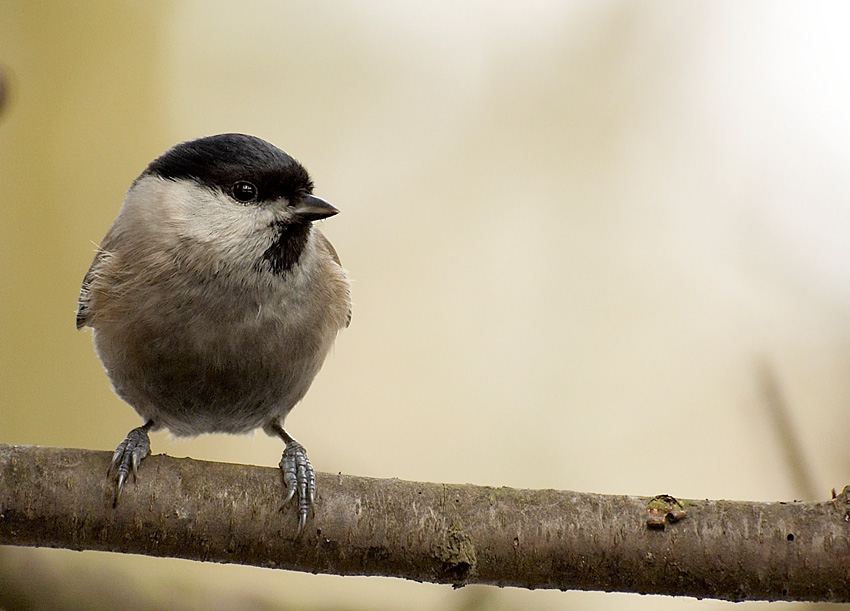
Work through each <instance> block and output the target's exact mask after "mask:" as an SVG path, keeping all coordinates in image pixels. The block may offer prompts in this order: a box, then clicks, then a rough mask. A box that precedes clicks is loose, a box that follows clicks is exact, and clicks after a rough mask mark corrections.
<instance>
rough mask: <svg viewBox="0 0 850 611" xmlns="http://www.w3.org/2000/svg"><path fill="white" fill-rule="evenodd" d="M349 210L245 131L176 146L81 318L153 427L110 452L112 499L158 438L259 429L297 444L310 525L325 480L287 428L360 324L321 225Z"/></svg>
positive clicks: (291, 470)
mask: <svg viewBox="0 0 850 611" xmlns="http://www.w3.org/2000/svg"><path fill="white" fill-rule="evenodd" d="M337 212H338V210H337V209H336V208H334V207H333V206H332V205H331V204H329V203H328V202H326V201H325V200H323V199H320V198H318V197H316V196H315V195H313V182H312V181H311V180H310V176H309V175H308V174H307V171H306V170H305V169H304V167H303V166H302V165H301V164H300V163H298V162H297V161H296V160H295V159H293V158H292V157H290V156H289V155H287V154H286V153H284V152H283V151H282V150H280V149H279V148H277V147H275V146H273V145H271V144H269V143H268V142H265V141H264V140H261V139H259V138H256V137H253V136H247V135H244V134H222V135H218V136H210V137H207V138H200V139H198V140H192V141H190V142H184V143H182V144H178V145H177V146H175V147H173V148H172V149H170V150H168V151H166V152H165V153H164V154H163V155H162V156H160V157H158V158H157V159H155V160H154V161H153V162H151V164H150V165H149V166H148V167H147V169H145V171H144V172H142V174H141V175H140V176H139V177H138V178H137V179H136V180H135V181H134V182H133V184H132V185H131V186H130V189H129V191H128V192H127V196H126V198H125V199H124V204H123V206H122V207H121V211H120V212H119V213H118V217H117V218H116V219H115V222H114V223H113V224H112V227H111V228H110V229H109V231H108V232H107V234H106V237H105V238H104V239H103V242H102V243H101V245H100V248H99V249H98V251H97V253H96V255H95V257H94V261H93V262H92V264H91V268H90V269H89V271H88V273H87V274H86V275H85V278H84V279H83V286H82V289H81V292H80V300H79V307H78V311H77V328H78V329H79V328H82V327H92V329H93V338H94V346H95V350H96V352H97V355H98V357H100V360H101V361H102V362H103V365H104V367H105V368H106V372H107V374H108V375H109V378H110V380H111V381H112V385H113V387H114V389H115V392H116V393H117V394H118V396H120V397H121V398H122V399H123V400H125V401H126V402H127V403H129V404H130V405H132V406H133V408H134V409H135V410H136V412H138V414H139V415H140V416H141V417H142V418H143V419H144V421H145V423H144V424H143V425H142V426H140V427H138V428H136V429H133V430H132V431H130V433H129V434H128V435H127V438H126V439H125V440H124V441H123V442H122V443H121V444H120V445H119V446H118V448H117V449H116V450H115V454H114V455H113V457H112V462H111V464H110V466H109V471H108V476H109V477H111V478H112V479H113V480H114V485H115V502H116V503H117V502H118V497H119V495H120V494H121V489H122V487H123V485H124V482H125V481H126V479H127V477H128V475H129V474H130V473H131V472H132V474H133V476H134V477H135V476H136V472H137V469H138V465H139V463H140V462H141V461H142V460H143V459H144V458H145V457H146V456H147V455H148V454H149V453H150V439H149V437H148V431H152V430H156V429H159V428H166V429H168V430H169V431H171V433H173V434H174V435H176V436H188V435H199V434H202V433H247V432H249V431H253V430H254V429H257V428H262V429H263V430H264V431H265V432H266V433H268V434H269V435H272V436H279V437H281V438H282V439H283V441H284V443H285V444H286V447H285V450H284V452H283V457H282V458H281V461H280V468H281V470H282V472H283V480H284V483H285V485H286V488H287V496H286V501H287V502H288V501H289V500H290V499H292V498H293V497H296V498H297V501H298V522H299V529H300V528H303V526H304V524H305V522H306V520H307V513H308V509H309V508H310V505H311V504H312V503H313V501H314V499H315V494H316V478H315V473H314V471H313V467H312V465H311V464H310V461H309V460H308V458H307V453H306V451H305V450H304V447H303V446H302V445H301V444H300V443H298V442H297V441H295V439H293V438H292V437H291V436H290V435H289V433H287V432H286V430H285V429H284V428H283V422H284V419H285V418H286V415H287V414H288V413H289V411H290V410H291V409H292V408H293V406H295V404H296V403H298V401H300V400H301V398H302V397H304V394H305V393H306V392H307V389H308V388H309V387H310V384H311V383H312V382H313V378H314V377H315V376H316V374H317V373H318V371H319V369H320V368H321V366H322V363H323V362H324V360H325V356H326V355H327V353H328V351H329V350H330V348H331V345H332V344H333V342H334V339H335V338H336V336H337V333H338V332H339V330H340V329H342V328H343V327H345V326H347V325H348V323H349V321H350V320H351V301H350V296H349V281H348V276H347V274H346V272H345V270H344V269H343V268H342V266H341V265H340V261H339V257H338V256H337V254H336V251H335V250H334V248H333V246H331V243H330V242H329V241H328V240H327V239H326V238H325V236H324V235H322V233H321V232H320V231H319V230H318V229H317V228H316V227H315V226H314V225H313V222H314V221H318V220H321V219H324V218H327V217H329V216H332V215H334V214H336V213H337Z"/></svg>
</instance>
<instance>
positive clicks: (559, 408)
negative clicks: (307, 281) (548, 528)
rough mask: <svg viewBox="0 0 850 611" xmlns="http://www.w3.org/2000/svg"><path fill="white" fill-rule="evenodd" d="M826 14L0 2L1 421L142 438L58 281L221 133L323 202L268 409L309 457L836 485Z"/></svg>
mask: <svg viewBox="0 0 850 611" xmlns="http://www.w3.org/2000/svg"><path fill="white" fill-rule="evenodd" d="M848 18H850V7H848V5H846V4H844V3H840V2H819V3H802V2H800V3H793V2H792V3H774V2H753V1H747V2H739V1H737V0H736V1H726V2H723V1H721V2H693V1H673V0H669V1H661V0H655V1H648V2H640V3H634V2H627V1H621V0H609V1H598V0H594V1H570V2H555V1H553V2H545V1H536V0H525V1H523V2H521V3H519V2H493V1H492V0H491V1H487V2H482V1H479V2H469V3H457V2H403V3H402V2H392V1H390V0H384V1H379V0H375V1H371V2H362V3H341V2H325V1H319V2H310V3H281V2H276V1H271V0H269V1H260V0H257V1H251V2H241V3H232V2H225V1H223V0H219V1H204V2H201V1H190V0H185V1H179V2H178V1H174V2H168V1H163V0H159V1H149V2H132V1H122V2H112V1H100V2H95V1H88V2H63V1H44V2H30V1H28V0H0V73H2V78H3V82H4V83H5V86H4V91H5V95H4V96H3V99H4V103H3V106H2V109H0V265H1V266H2V267H0V269H2V279H0V337H2V344H0V345H2V350H0V442H4V443H18V444H41V445H55V446H70V447H80V448H94V449H102V450H110V451H111V450H113V449H114V448H115V446H116V445H117V444H118V443H119V442H120V441H121V440H122V439H123V438H124V436H125V435H126V433H127V431H129V430H130V429H131V428H133V427H135V426H138V425H139V424H140V423H141V421H140V419H139V417H138V416H137V415H136V414H135V412H134V411H133V410H132V409H131V408H130V407H129V406H127V405H125V404H123V403H122V402H121V401H120V400H119V399H117V398H116V397H115V396H114V395H113V393H112V391H111V389H110V386H109V383H108V380H107V378H106V376H105V374H104V372H103V370H102V368H101V366H100V363H99V362H98V360H97V358H96V356H95V354H94V351H93V349H92V346H91V338H90V332H88V331H86V332H77V331H75V329H74V313H75V308H76V299H77V294H78V291H79V286H80V281H81V279H82V277H83V274H84V273H85V271H86V269H87V268H88V266H89V263H90V261H91V258H92V256H93V253H94V250H95V247H96V244H97V243H98V242H99V241H100V239H101V238H102V237H103V235H104V233H105V232H106V230H107V228H108V227H109V225H110V224H111V222H112V219H113V218H114V217H115V215H116V213H117V212H118V209H119V207H120V204H121V200H122V197H123V195H124V192H125V191H126V189H127V187H128V186H129V185H130V183H131V182H132V180H133V179H134V178H135V177H136V176H137V175H138V174H139V173H140V172H141V171H142V170H143V169H144V167H145V166H146V165H147V163H148V162H149V161H151V160H152V159H153V158H154V157H156V156H157V155H159V154H160V153H162V152H163V151H165V150H166V149H167V148H168V147H170V146H172V145H173V144H175V143H177V142H179V141H183V140H187V139H191V138H196V137H199V136H203V135H209V134H215V133H220V132H227V131H238V132H246V133H251V134H255V135H258V136H261V137H262V138H265V139H267V140H269V141H271V142H273V143H275V144H277V145H278V146H280V147H281V148H283V149H284V150H286V151H287V152H289V153H291V154H292V155H294V156H295V157H297V158H298V159H299V160H301V161H302V162H303V163H304V165H305V166H306V167H307V168H308V169H309V170H310V172H311V174H312V175H313V178H314V180H315V183H316V193H317V194H318V195H320V196H321V197H324V198H326V199H328V200H329V201H331V202H333V203H334V204H335V205H336V206H338V207H339V208H340V209H341V211H342V213H341V214H340V215H339V216H336V217H334V218H333V219H330V220H328V221H327V222H325V223H323V226H322V230H323V231H324V232H325V233H326V234H327V235H328V236H329V237H330V239H331V240H332V241H333V243H334V245H335V246H336V249H337V250H338V251H339V253H340V255H341V257H342V260H343V263H344V264H345V266H346V267H347V268H348V269H349V270H350V273H351V276H352V278H353V279H354V284H353V297H354V318H353V321H352V324H351V327H350V328H349V329H348V330H346V331H345V332H344V333H342V334H341V336H340V338H339V340H338V341H337V344H336V348H335V350H334V352H333V353H332V354H331V356H330V357H329V359H328V361H327V363H326V364H325V367H324V369H323V371H322V372H321V373H320V374H319V376H318V378H317V379H316V382H315V383H314V385H313V388H312V390H311V392H310V393H308V395H307V397H306V399H305V400H304V401H303V403H302V404H301V405H300V406H299V407H298V408H296V409H295V411H294V412H293V413H292V414H291V416H290V417H289V419H288V420H287V425H288V427H287V428H289V429H290V431H291V432H292V433H293V435H295V436H296V437H297V438H298V439H299V440H301V441H302V442H303V443H304V445H305V446H306V447H307V448H308V449H309V451H310V456H311V459H312V461H313V464H314V465H315V467H316V468H317V469H319V470H322V471H329V472H338V471H342V472H345V473H351V474H357V475H364V476H373V477H399V478H404V479H411V480H426V481H432V482H459V483H463V482H471V483H476V484H487V485H506V486H514V487H523V488H559V489H571V490H581V491H588V492H599V493H624V494H636V495H655V494H659V493H669V494H673V495H675V496H677V497H685V498H689V497H690V498H729V499H750V500H791V499H809V498H811V499H826V498H829V491H830V488H832V487H836V488H838V489H839V490H840V489H841V487H842V486H843V485H844V484H847V483H850V447H848V444H847V441H846V440H847V430H848V426H850V411H848V409H847V406H848V404H850V376H848V371H850V239H848V229H850V205H848V203H850V180H849V179H848V176H850V173H848V171H847V168H848V166H850V147H848V142H850V113H848V112H847V109H848V108H850V73H848V71H847V58H848V57H850V38H848V36H847V22H848ZM152 444H153V452H154V453H167V454H170V455H173V456H192V457H195V458H200V459H207V460H218V461H228V462H241V463H251V464H258V465H267V466H274V465H276V464H277V462H278V460H279V459H280V453H281V450H282V446H281V444H280V442H279V441H278V440H275V439H272V438H270V437H267V436H265V435H264V434H262V433H257V434H256V435H254V436H253V437H229V436H206V437H202V438H197V439H193V440H179V441H175V440H174V439H172V438H171V437H170V436H169V435H168V434H167V433H164V432H163V433H156V434H154V435H153V436H152ZM0 582H5V584H6V585H5V586H0V600H2V602H3V604H5V605H7V607H8V608H13V607H15V605H19V606H20V605H22V604H24V603H27V604H32V605H34V606H36V607H40V608H49V607H51V606H53V607H57V608H58V607H65V606H66V605H70V604H71V602H74V603H76V604H77V605H79V606H80V607H84V608H90V609H91V608H98V605H100V606H102V607H103V608H107V607H108V608H115V605H116V604H119V603H120V604H121V605H122V608H125V609H135V608H155V607H157V606H160V607H162V608H173V601H174V600H175V599H177V600H180V601H181V606H183V607H184V608H198V609H202V608H213V609H215V608H222V609H224V608H227V609H233V608H236V609H329V610H332V609H378V610H383V609H387V610H388V609H400V608H404V609H412V610H418V609H435V608H439V609H473V608H474V609H483V608H487V609H552V610H559V609H611V610H615V609H700V610H703V609H712V608H716V607H720V606H723V605H724V603H718V602H713V601H695V600H682V599H668V598H662V597H640V596H636V595H624V594H604V593H596V592H590V593H588V592H567V593H562V592H548V591H524V590H519V589H496V588H489V587H468V588H464V589H461V590H458V591H454V590H452V589H451V588H450V587H446V586H436V585H431V584H417V583H413V582H406V581H402V580H398V579H382V578H350V577H349V578H341V577H335V576H327V575H307V574H300V573H294V572H285V571H272V570H263V569H255V568H250V567H241V566H221V565H211V564H202V563H193V562H188V561H181V560H162V559H154V558H143V557H133V556H124V555H118V554H103V553H96V552H84V553H75V552H70V551H63V550H39V549H12V548H4V549H2V550H0ZM3 591H5V594H3V593H2V592H3ZM4 596H5V598H4ZM760 606H763V605H760V604H758V603H754V604H748V605H745V608H748V609H749V608H754V609H755V608H759V607H760Z"/></svg>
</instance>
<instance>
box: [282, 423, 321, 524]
mask: <svg viewBox="0 0 850 611" xmlns="http://www.w3.org/2000/svg"><path fill="white" fill-rule="evenodd" d="M280 468H281V470H282V471H283V483H284V484H285V485H286V489H287V493H286V498H285V499H284V501H283V503H284V505H285V504H287V503H289V501H291V500H292V499H293V498H295V497H296V496H297V497H298V532H301V531H302V530H303V529H304V525H305V524H307V513H308V511H309V510H310V507H311V506H312V505H313V503H314V502H315V501H316V472H315V471H313V465H311V464H310V459H309V458H307V450H305V449H304V446H302V445H301V444H300V443H298V442H297V441H294V440H293V441H290V442H289V443H287V444H286V449H285V450H284V451H283V457H282V458H281V459H280Z"/></svg>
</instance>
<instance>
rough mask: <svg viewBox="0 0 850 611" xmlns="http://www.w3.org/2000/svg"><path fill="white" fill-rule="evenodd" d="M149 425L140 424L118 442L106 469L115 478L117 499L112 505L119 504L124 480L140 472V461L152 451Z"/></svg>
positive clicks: (108, 475) (134, 477)
mask: <svg viewBox="0 0 850 611" xmlns="http://www.w3.org/2000/svg"><path fill="white" fill-rule="evenodd" d="M148 428H150V427H149V426H140V427H138V428H135V429H133V430H132V431H130V432H129V433H127V438H126V439H125V440H124V441H122V442H121V443H120V444H118V447H117V448H116V449H115V453H114V454H113V455H112V461H111V462H110V463H109V468H108V469H107V470H106V475H107V477H113V478H114V479H115V499H114V500H113V501H112V506H113V507H115V506H117V505H118V498H119V497H120V496H121V490H122V489H123V488H124V482H126V481H127V477H128V476H129V475H130V473H131V472H132V474H133V481H134V482H135V481H136V476H137V475H138V473H139V463H140V462H142V460H143V459H144V458H145V457H146V456H147V455H148V454H150V453H151V440H150V437H148Z"/></svg>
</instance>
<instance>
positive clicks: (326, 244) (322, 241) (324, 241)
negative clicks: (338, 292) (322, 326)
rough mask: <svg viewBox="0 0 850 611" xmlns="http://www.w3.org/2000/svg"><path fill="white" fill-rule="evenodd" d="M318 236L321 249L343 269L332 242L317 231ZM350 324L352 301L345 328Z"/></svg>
mask: <svg viewBox="0 0 850 611" xmlns="http://www.w3.org/2000/svg"><path fill="white" fill-rule="evenodd" d="M316 234H317V236H318V238H319V247H320V248H324V249H325V250H326V251H327V253H328V254H329V255H330V256H331V259H333V260H334V262H335V263H336V264H337V265H339V266H340V267H342V263H341V262H340V260H339V255H338V254H337V253H336V249H335V248H334V247H333V244H331V243H330V240H328V239H327V238H326V237H325V234H323V233H322V232H321V231H317V232H316ZM350 324H351V299H349V300H348V315H347V316H346V317H345V326H346V327H348V325H350Z"/></svg>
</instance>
